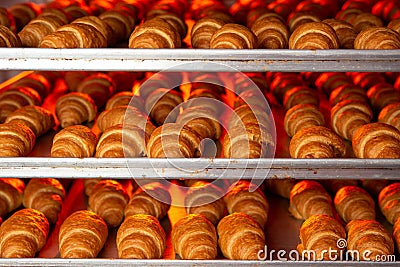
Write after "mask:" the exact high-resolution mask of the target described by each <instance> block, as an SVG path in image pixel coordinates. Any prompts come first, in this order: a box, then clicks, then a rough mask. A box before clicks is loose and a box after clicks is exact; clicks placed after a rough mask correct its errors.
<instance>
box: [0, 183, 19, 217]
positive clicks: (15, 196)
mask: <svg viewBox="0 0 400 267" xmlns="http://www.w3.org/2000/svg"><path fill="white" fill-rule="evenodd" d="M24 190H25V184H24V182H23V181H22V180H20V179H18V178H0V192H1V193H0V217H4V216H5V215H6V214H7V213H9V212H11V211H13V210H15V209H16V208H18V207H19V206H21V203H22V198H23V194H24Z"/></svg>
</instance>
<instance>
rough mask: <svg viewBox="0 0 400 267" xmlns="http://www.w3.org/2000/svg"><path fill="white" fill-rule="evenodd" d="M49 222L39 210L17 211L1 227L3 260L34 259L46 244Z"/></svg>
mask: <svg viewBox="0 0 400 267" xmlns="http://www.w3.org/2000/svg"><path fill="white" fill-rule="evenodd" d="M48 234H49V222H48V221H47V219H46V216H45V215H44V214H43V213H41V212H40V211H38V210H34V209H22V210H19V211H16V212H15V213H14V214H13V215H11V216H10V217H9V218H8V219H7V220H5V221H4V222H3V223H2V224H1V227H0V257H1V258H33V257H34V256H35V254H36V252H38V251H40V250H41V249H42V248H43V246H44V245H45V244H46V241H47V236H48Z"/></svg>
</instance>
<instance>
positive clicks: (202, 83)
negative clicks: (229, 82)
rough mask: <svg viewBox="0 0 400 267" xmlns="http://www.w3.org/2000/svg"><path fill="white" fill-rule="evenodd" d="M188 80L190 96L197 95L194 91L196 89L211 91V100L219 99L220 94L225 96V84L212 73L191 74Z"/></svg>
mask: <svg viewBox="0 0 400 267" xmlns="http://www.w3.org/2000/svg"><path fill="white" fill-rule="evenodd" d="M189 80H190V85H191V88H190V94H191V95H192V94H195V95H198V93H200V92H197V94H196V92H195V91H196V90H198V89H208V90H210V91H213V93H214V94H213V96H211V97H212V98H215V99H220V98H221V95H222V94H225V84H224V82H223V79H222V78H221V77H220V76H219V75H218V74H217V73H213V72H191V73H190V75H189Z"/></svg>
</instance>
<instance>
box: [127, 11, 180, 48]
mask: <svg viewBox="0 0 400 267" xmlns="http://www.w3.org/2000/svg"><path fill="white" fill-rule="evenodd" d="M179 47H181V37H180V35H179V32H178V30H177V29H175V28H174V27H173V26H172V25H171V24H169V23H168V22H167V21H165V20H164V19H162V18H157V17H156V18H153V19H150V20H146V21H145V22H144V23H143V24H141V25H140V26H138V27H137V28H136V29H135V30H134V31H133V32H132V34H131V36H130V37H129V48H179Z"/></svg>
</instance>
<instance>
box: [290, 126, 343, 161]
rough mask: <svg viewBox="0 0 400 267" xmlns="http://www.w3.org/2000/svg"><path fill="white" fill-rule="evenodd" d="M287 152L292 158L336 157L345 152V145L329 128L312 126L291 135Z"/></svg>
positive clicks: (341, 155)
mask: <svg viewBox="0 0 400 267" xmlns="http://www.w3.org/2000/svg"><path fill="white" fill-rule="evenodd" d="M289 152H290V156H291V157H292V158H336V157H343V156H344V155H345V154H346V145H345V143H344V142H343V140H342V139H341V138H340V136H338V135H337V134H336V133H335V132H333V131H332V130H331V129H329V128H326V127H324V126H312V127H308V128H305V129H302V130H300V131H298V132H297V133H296V134H295V135H294V136H293V137H292V139H291V140H290V144H289Z"/></svg>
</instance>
